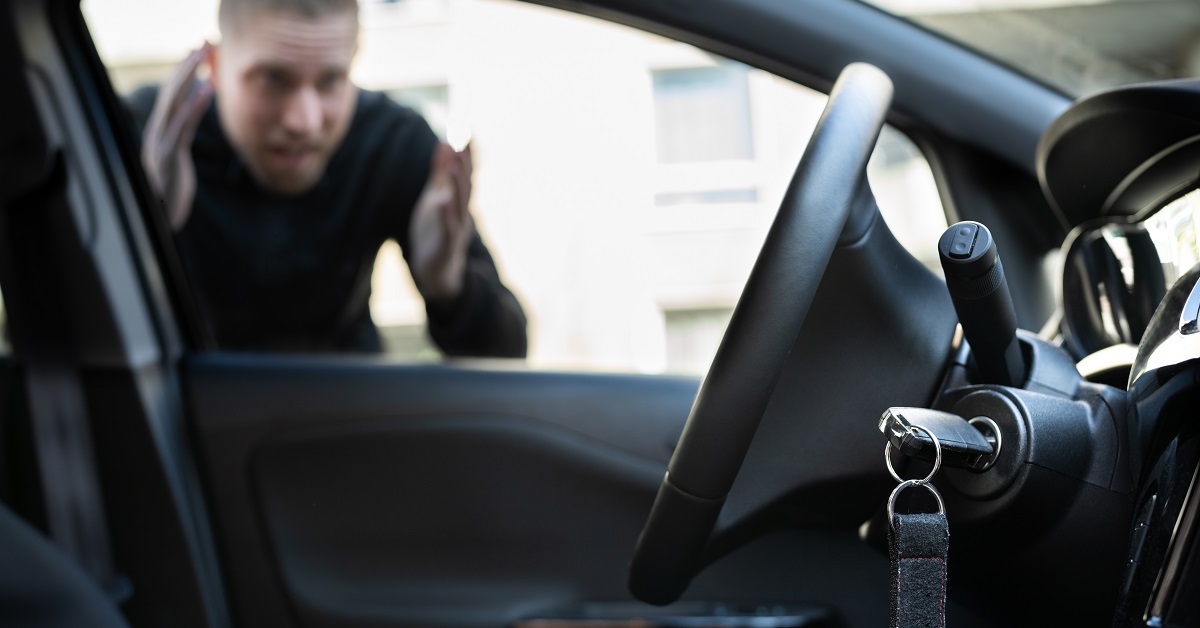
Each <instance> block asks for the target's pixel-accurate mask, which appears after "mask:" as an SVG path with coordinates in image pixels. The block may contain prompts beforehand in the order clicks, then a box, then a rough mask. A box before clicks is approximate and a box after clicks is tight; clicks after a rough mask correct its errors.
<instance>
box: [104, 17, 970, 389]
mask: <svg viewBox="0 0 1200 628" xmlns="http://www.w3.org/2000/svg"><path fill="white" fill-rule="evenodd" d="M83 8H84V12H85V16H86V18H87V20H88V24H89V26H90V28H91V29H92V32H93V37H94V39H95V41H96V44H97V47H98V49H99V51H100V53H101V57H102V58H103V59H104V60H105V62H106V64H107V65H108V68H109V71H110V74H111V77H112V79H113V83H114V86H115V87H116V88H117V90H118V91H119V92H122V93H129V92H131V91H132V90H134V89H135V88H136V87H138V86H139V85H144V84H146V83H154V82H157V81H161V80H163V77H165V76H167V75H168V74H169V73H170V71H171V69H172V68H173V67H174V66H175V65H176V64H177V63H178V61H179V59H181V58H182V57H183V56H184V55H186V53H187V51H188V50H189V49H190V48H191V47H194V46H195V45H196V44H198V43H199V42H200V41H202V40H204V39H208V40H210V41H215V40H216V39H217V38H218V37H219V35H218V33H217V26H216V2H215V1H214V0H200V1H197V2H186V3H183V4H178V3H175V2H162V1H160V0H153V1H151V0H85V1H84V2H83ZM360 18H361V23H362V32H361V34H360V40H359V51H358V54H357V57H356V59H355V62H354V66H353V70H352V75H351V76H352V79H353V81H354V82H355V83H356V84H357V85H359V86H361V87H363V88H365V89H369V90H376V91H380V92H383V93H385V94H387V95H388V96H389V97H391V98H392V99H394V100H396V101H398V102H401V103H404V104H406V105H407V106H409V107H411V108H412V109H414V110H415V111H417V112H418V113H419V114H421V116H422V117H423V118H424V119H425V120H426V121H427V122H428V123H429V126H430V127H431V128H432V129H433V131H434V132H435V133H437V134H438V136H439V137H441V138H443V139H444V140H446V141H447V142H449V143H450V144H452V145H455V146H462V145H464V144H466V143H467V142H468V141H469V142H470V146H471V149H472V152H473V155H474V188H473V192H472V202H471V211H472V215H473V217H474V221H475V224H476V226H477V229H478V231H479V233H480V234H481V236H482V238H483V240H484V241H485V242H486V243H487V246H488V248H489V249H490V252H491V256H492V257H493V259H494V260H495V264H496V267H497V269H498V271H499V272H500V274H501V276H502V277H503V278H504V281H505V283H506V285H507V286H508V287H509V288H511V290H512V292H513V293H514V294H515V295H516V296H517V298H518V299H519V300H520V302H521V303H522V305H523V307H524V310H525V313H526V315H527V316H528V319H529V352H528V358H527V363H528V364H529V365H530V366H532V367H535V368H569V369H600V370H616V371H635V372H651V373H657V372H673V373H703V372H704V371H705V370H706V369H707V366H708V363H709V362H710V361H711V359H712V355H713V353H714V352H715V350H716V347H717V344H718V342H719V341H720V337H721V333H722V332H723V330H724V327H725V324H726V323H727V322H728V319H729V316H730V314H731V312H732V308H733V306H734V304H735V303H736V300H737V297H738V295H739V293H740V290H741V287H742V285H743V283H744V282H745V279H746V277H747V275H748V273H749V271H750V268H751V266H752V264H753V262H754V259H755V256H756V254H757V251H758V248H759V246H760V245H761V243H762V240H763V238H764V236H765V234H766V230H767V229H768V227H769V226H770V222H771V219H772V217H773V215H774V212H775V210H776V208H777V206H778V203H779V202H780V199H781V198H782V196H783V193H784V191H785V189H786V186H787V183H788V181H789V178H790V175H791V173H792V171H793V170H794V168H795V165H796V163H797V162H798V160H799V158H800V156H801V154H802V153H803V149H804V146H805V143H806V141H807V139H808V137H809V135H810V134H811V132H812V129H813V126H814V125H815V123H816V120H817V118H818V116H819V115H820V112H821V109H822V107H823V106H824V103H825V99H826V98H825V96H824V95H823V94H820V93H818V92H815V91H813V90H810V89H808V88H806V87H803V86H800V85H797V84H796V83H793V82H791V81H787V80H784V79H782V78H779V77H777V76H774V75H772V74H769V73H767V72H763V71H761V70H757V69H754V68H751V67H749V66H746V65H744V64H741V63H738V62H735V61H731V60H728V59H724V58H721V57H719V56H716V55H713V54H711V53H708V52H705V51H702V50H700V49H697V48H695V47H693V46H690V45H687V44H682V43H679V42H674V41H670V40H667V39H663V38H660V37H657V36H653V35H649V34H646V33H643V32H640V31H637V30H634V29H631V28H627V27H623V26H619V25H613V24H610V23H607V22H604V21H601V20H597V19H593V18H588V17H581V16H576V15H573V14H570V13H567V12H562V11H558V10H554V9H548V8H544V7H538V6H533V5H526V4H524V3H518V2H510V1H508V0H400V1H394V2H385V1H381V0H375V1H364V2H362V3H361V10H360ZM869 176H870V178H871V182H872V186H873V188H874V189H875V192H876V196H877V197H878V200H879V205H880V209H881V211H882V213H883V216H884V218H885V220H886V221H887V223H888V225H889V226H890V227H891V229H892V230H893V232H894V233H895V234H896V236H897V237H898V239H899V240H900V241H901V242H902V243H903V244H904V245H905V246H906V247H907V248H908V249H909V250H910V251H911V252H912V253H913V254H914V255H915V256H916V257H917V258H918V259H920V260H921V261H923V262H924V263H926V265H928V266H930V267H931V268H934V269H935V272H937V270H936V265H937V262H936V238H937V237H938V236H939V235H940V233H941V231H942V230H943V229H944V228H945V226H946V220H945V214H944V212H943V210H942V206H941V203H940V200H939V196H938V193H937V189H936V187H935V185H934V181H933V176H932V174H931V172H930V168H929V165H928V163H927V162H926V160H925V159H924V157H923V155H922V154H921V152H920V150H918V149H917V147H916V146H915V145H914V144H913V142H912V141H911V140H909V139H908V138H907V136H905V135H904V134H902V133H900V132H898V131H896V130H895V129H893V128H891V127H888V128H886V129H885V130H884V132H883V135H882V137H881V138H880V141H879V145H878V146H877V148H876V152H875V155H874V157H873V158H872V161H871V164H870V167H869ZM371 287H372V291H371V296H370V312H371V318H372V319H373V321H374V323H375V324H376V326H377V327H378V329H379V333H380V336H381V338H382V343H383V346H384V347H385V349H386V350H387V352H388V353H391V354H393V355H396V356H400V357H403V358H405V359H417V360H424V359H429V360H437V359H439V358H440V355H441V354H440V352H439V351H438V349H437V348H436V347H435V346H434V345H433V344H432V343H431V342H430V340H429V336H428V333H427V331H426V320H425V317H426V309H425V306H424V303H423V301H422V300H421V297H420V294H419V293H418V291H417V289H416V287H415V286H414V283H413V280H412V278H411V276H410V274H409V271H408V270H407V269H406V267H405V265H404V259H403V257H402V255H401V251H400V249H399V247H398V246H397V245H396V244H395V243H394V242H388V243H387V244H386V245H384V247H383V248H382V249H381V250H380V251H379V253H378V255H377V258H376V262H375V266H374V273H373V275H372V277H371Z"/></svg>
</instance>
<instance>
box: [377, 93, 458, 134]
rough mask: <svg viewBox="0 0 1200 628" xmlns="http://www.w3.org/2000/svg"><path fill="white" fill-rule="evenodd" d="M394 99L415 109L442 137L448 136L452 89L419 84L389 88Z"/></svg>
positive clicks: (389, 94)
mask: <svg viewBox="0 0 1200 628" xmlns="http://www.w3.org/2000/svg"><path fill="white" fill-rule="evenodd" d="M387 95H388V96H390V97H391V99H392V100H394V101H396V102H398V103H400V104H402V105H404V106H406V107H410V108H412V109H413V110H415V111H416V112H417V113H419V114H421V117H422V118H425V121H426V122H428V123H429V126H430V128H432V129H433V132H434V133H436V134H437V136H438V137H440V138H442V139H446V138H447V133H448V132H449V129H448V128H447V127H448V126H449V118H450V90H449V88H447V87H446V86H445V85H418V86H415V87H398V88H395V89H389V90H387Z"/></svg>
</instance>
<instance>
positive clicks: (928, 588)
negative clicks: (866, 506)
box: [888, 513, 950, 628]
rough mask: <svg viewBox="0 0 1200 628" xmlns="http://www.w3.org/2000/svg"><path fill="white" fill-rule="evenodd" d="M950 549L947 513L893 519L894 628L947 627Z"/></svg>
mask: <svg viewBox="0 0 1200 628" xmlns="http://www.w3.org/2000/svg"><path fill="white" fill-rule="evenodd" d="M949 548H950V526H949V525H948V524H947V523H946V515H945V514H944V513H921V514H913V515H902V514H899V513H897V514H895V515H893V517H892V525H891V526H889V528H888V550H889V553H890V554H891V558H892V596H891V597H892V620H891V623H890V624H889V625H890V626H891V628H926V627H929V628H944V627H945V625H946V555H947V552H948V551H949Z"/></svg>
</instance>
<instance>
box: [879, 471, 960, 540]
mask: <svg viewBox="0 0 1200 628" xmlns="http://www.w3.org/2000/svg"><path fill="white" fill-rule="evenodd" d="M910 486H923V487H925V488H926V489H927V490H928V491H929V492H930V493H933V497H934V498H935V499H937V503H938V514H939V515H944V514H946V502H944V501H942V494H941V493H939V492H938V490H937V489H936V488H933V485H932V484H924V483H921V482H920V481H919V480H904V481H903V482H901V483H899V484H897V485H896V488H894V489H892V494H891V496H890V497H888V503H887V517H888V523H889V524H890V525H891V526H892V529H893V530H895V529H896V496H897V495H899V494H900V491H903V490H904V489H906V488H908V487H910Z"/></svg>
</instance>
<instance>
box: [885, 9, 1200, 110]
mask: <svg viewBox="0 0 1200 628" xmlns="http://www.w3.org/2000/svg"><path fill="white" fill-rule="evenodd" d="M871 1H872V2H874V3H875V4H877V5H878V6H879V7H881V8H883V9H885V10H887V11H890V12H892V13H895V14H897V15H900V16H902V17H905V18H908V19H910V20H912V21H914V22H916V23H917V24H920V25H922V26H924V27H926V28H929V29H930V30H933V31H936V32H937V33H939V34H942V35H944V36H946V37H948V38H950V39H953V40H955V41H957V42H959V43H961V44H963V45H965V46H967V47H970V48H974V49H976V50H978V51H980V52H983V53H985V54H987V55H990V56H992V57H994V58H996V59H999V60H1000V61H1003V62H1005V63H1007V64H1009V65H1011V66H1013V67H1015V68H1017V69H1019V70H1021V71H1023V72H1025V73H1027V74H1029V75H1030V76H1033V77H1035V78H1037V79H1039V80H1041V81H1044V82H1046V83H1048V84H1050V85H1052V86H1054V87H1056V88H1058V89H1060V90H1062V91H1063V92H1065V93H1067V94H1069V95H1071V96H1081V95H1084V94H1088V93H1091V92H1094V91H1097V90H1101V89H1105V88H1109V87H1115V86H1117V85H1125V84H1128V83H1138V82H1142V81H1149V80H1157V79H1169V78H1182V77H1190V76H1196V75H1197V70H1200V3H1198V2H1196V1H1195V0H1108V1H1099V2H1097V1H1093V0H1082V1H1081V0H871Z"/></svg>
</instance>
